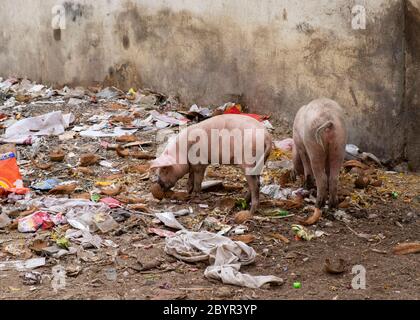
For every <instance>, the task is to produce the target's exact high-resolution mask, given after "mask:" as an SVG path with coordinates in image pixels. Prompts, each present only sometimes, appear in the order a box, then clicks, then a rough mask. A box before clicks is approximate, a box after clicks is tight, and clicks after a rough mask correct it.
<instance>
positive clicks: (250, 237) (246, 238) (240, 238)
mask: <svg viewBox="0 0 420 320" xmlns="http://www.w3.org/2000/svg"><path fill="white" fill-rule="evenodd" d="M256 238H257V237H256V236H254V235H252V234H241V235H239V236H234V237H232V240H234V241H242V242H243V243H245V244H248V243H251V242H253V241H254V240H255V239H256Z"/></svg>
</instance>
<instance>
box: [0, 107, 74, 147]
mask: <svg viewBox="0 0 420 320" xmlns="http://www.w3.org/2000/svg"><path fill="white" fill-rule="evenodd" d="M73 121H74V116H73V114H71V113H69V114H62V113H61V111H54V112H50V113H47V114H44V115H41V116H38V117H32V118H26V119H22V120H20V121H18V122H16V123H14V124H12V125H11V126H10V127H8V128H7V129H6V132H5V134H4V136H3V137H2V138H1V139H0V141H1V142H6V143H17V144H31V143H32V142H34V141H33V140H34V139H35V138H36V137H37V136H47V135H57V136H58V135H60V134H62V133H64V131H65V129H66V128H68V127H69V125H70V123H72V122H73Z"/></svg>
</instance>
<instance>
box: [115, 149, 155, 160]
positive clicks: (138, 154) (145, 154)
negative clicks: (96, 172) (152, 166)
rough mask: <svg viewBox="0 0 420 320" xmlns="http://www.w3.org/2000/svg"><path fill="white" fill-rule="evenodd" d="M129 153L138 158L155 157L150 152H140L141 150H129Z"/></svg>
mask: <svg viewBox="0 0 420 320" xmlns="http://www.w3.org/2000/svg"><path fill="white" fill-rule="evenodd" d="M117 152H118V151H117ZM129 155H130V156H131V157H133V158H136V159H140V160H152V159H155V158H156V157H155V156H153V155H151V154H150V153H148V152H142V151H133V152H130V153H129Z"/></svg>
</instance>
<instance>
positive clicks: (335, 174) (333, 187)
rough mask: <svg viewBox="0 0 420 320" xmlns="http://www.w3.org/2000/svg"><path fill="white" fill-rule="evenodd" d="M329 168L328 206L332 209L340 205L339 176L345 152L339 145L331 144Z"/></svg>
mask: <svg viewBox="0 0 420 320" xmlns="http://www.w3.org/2000/svg"><path fill="white" fill-rule="evenodd" d="M327 160H328V162H327V164H326V165H327V166H328V167H329V170H327V174H328V189H329V190H328V191H329V199H328V207H329V208H330V209H333V208H336V207H337V206H338V195H337V192H338V178H339V175H340V169H341V165H342V163H343V161H344V152H343V151H342V150H341V149H340V147H339V146H337V145H334V144H331V145H330V148H329V157H328V159H327Z"/></svg>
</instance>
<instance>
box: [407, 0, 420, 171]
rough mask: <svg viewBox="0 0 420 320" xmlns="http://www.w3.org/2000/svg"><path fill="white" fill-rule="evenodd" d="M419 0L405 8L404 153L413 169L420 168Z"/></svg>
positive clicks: (413, 0)
mask: <svg viewBox="0 0 420 320" xmlns="http://www.w3.org/2000/svg"><path fill="white" fill-rule="evenodd" d="M419 32H420V0H410V1H408V2H407V8H406V39H407V55H406V67H407V72H406V97H405V101H406V106H405V108H406V119H405V123H406V124H407V126H406V128H407V133H406V139H407V140H406V143H405V147H406V155H407V158H408V159H410V160H412V161H411V163H412V166H413V169H414V170H420V37H419Z"/></svg>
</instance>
